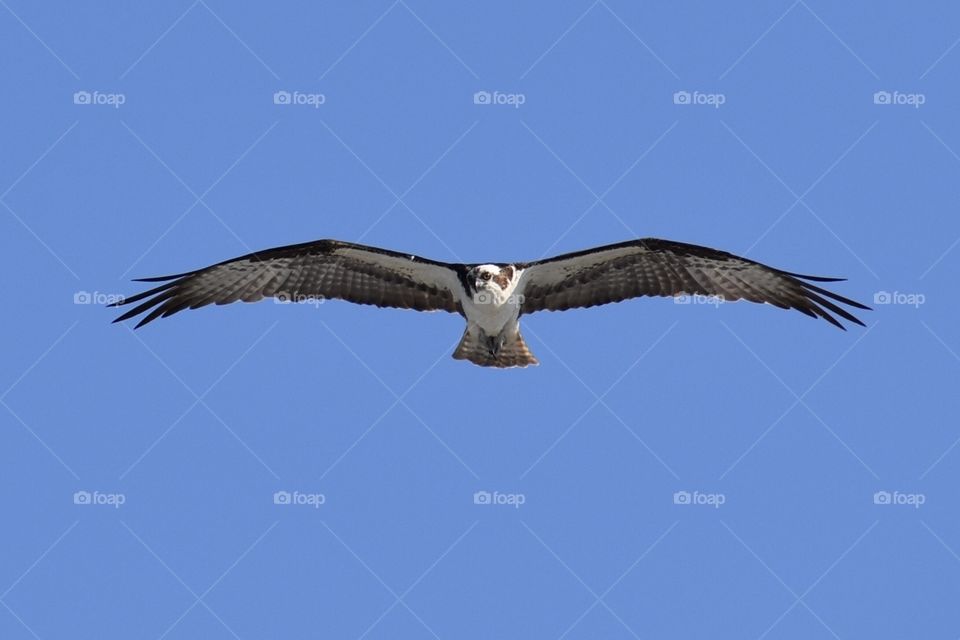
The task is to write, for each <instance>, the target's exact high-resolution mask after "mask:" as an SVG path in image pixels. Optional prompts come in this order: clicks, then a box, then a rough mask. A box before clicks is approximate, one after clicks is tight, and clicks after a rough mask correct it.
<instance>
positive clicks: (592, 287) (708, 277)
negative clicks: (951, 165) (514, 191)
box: [518, 238, 869, 329]
mask: <svg viewBox="0 0 960 640" xmlns="http://www.w3.org/2000/svg"><path fill="white" fill-rule="evenodd" d="M518 267H520V268H522V269H524V271H523V275H522V280H521V282H520V286H519V287H518V291H520V292H521V293H522V295H523V303H522V306H521V312H522V313H533V312H534V311H543V310H547V311H561V310H563V309H572V308H576V307H592V306H594V305H598V304H607V303H608V302H619V301H621V300H626V299H628V298H636V297H640V296H678V295H682V294H688V295H692V294H698V295H706V296H717V297H720V298H723V299H724V300H749V301H750V302H766V303H769V304H772V305H774V306H777V307H780V308H781V309H796V310H798V311H801V312H802V313H805V314H807V315H808V316H812V317H814V318H816V317H820V318H823V319H825V320H827V321H828V322H830V323H831V324H834V325H836V326H838V327H840V328H841V329H843V328H844V327H843V325H842V324H840V322H839V321H838V320H837V319H836V318H835V317H833V315H831V313H832V314H836V315H837V316H840V317H841V318H844V319H845V320H848V321H850V322H854V323H856V324H859V325H861V326H864V325H863V323H862V322H860V320H858V319H857V318H856V317H854V316H853V315H852V314H851V313H850V312H849V311H847V310H846V309H843V308H842V307H840V306H838V305H837V304H836V303H838V302H839V303H842V304H845V305H849V306H851V307H856V308H857V309H868V310H869V307H867V306H864V305H862V304H860V303H859V302H854V301H853V300H850V299H848V298H844V297H843V296H839V295H837V294H835V293H832V292H830V291H827V290H826V289H822V288H820V287H817V286H815V285H813V284H810V282H836V281H838V280H841V278H821V277H817V276H804V275H800V274H796V273H788V272H786V271H780V270H779V269H774V268H772V267H768V266H766V265H763V264H760V263H759V262H754V261H753V260H748V259H746V258H741V257H739V256H735V255H733V254H731V253H727V252H725V251H717V250H716V249H709V248H707V247H699V246H696V245H692V244H684V243H682V242H670V241H668V240H657V239H655V238H645V239H642V240H633V241H630V242H623V243H620V244H612V245H608V246H605V247H598V248H596V249H588V250H586V251H578V252H576V253H568V254H565V255H562V256H557V257H555V258H549V259H546V260H539V261H537V262H531V263H528V264H525V265H518Z"/></svg>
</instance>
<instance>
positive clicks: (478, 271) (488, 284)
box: [468, 264, 514, 293]
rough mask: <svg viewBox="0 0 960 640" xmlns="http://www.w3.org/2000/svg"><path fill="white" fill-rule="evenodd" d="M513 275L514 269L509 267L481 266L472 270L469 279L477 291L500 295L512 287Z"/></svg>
mask: <svg viewBox="0 0 960 640" xmlns="http://www.w3.org/2000/svg"><path fill="white" fill-rule="evenodd" d="M513 275H514V268H513V267H511V266H509V265H507V266H505V267H501V266H499V265H495V264H481V265H477V266H476V267H474V268H473V269H471V270H470V272H469V274H468V278H469V281H470V284H472V285H473V288H474V290H475V291H478V292H479V291H490V292H493V293H500V292H503V291H506V290H507V289H508V288H509V287H510V284H511V282H512V281H513Z"/></svg>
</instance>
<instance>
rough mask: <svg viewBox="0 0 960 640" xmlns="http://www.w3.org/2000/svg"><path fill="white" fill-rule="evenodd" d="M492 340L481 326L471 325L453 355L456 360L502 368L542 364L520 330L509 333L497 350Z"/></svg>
mask: <svg viewBox="0 0 960 640" xmlns="http://www.w3.org/2000/svg"><path fill="white" fill-rule="evenodd" d="M490 342H491V341H490V338H489V337H488V336H487V335H486V334H485V333H483V331H482V330H481V329H480V328H479V327H475V326H469V327H467V330H466V331H465V332H464V333H463V338H462V339H461V340H460V344H459V345H457V348H456V350H455V351H454V352H453V357H454V359H456V360H469V361H470V362H472V363H474V364H477V365H480V366H481V367H498V368H501V369H503V368H507V367H527V366H530V365H538V364H540V362H539V361H538V360H537V359H536V358H535V357H534V355H533V354H532V353H531V352H530V349H529V348H528V347H527V343H526V342H524V341H523V336H521V335H520V332H519V331H515V332H512V333H508V334H507V335H506V336H505V337H504V342H503V345H502V346H501V347H500V348H499V349H497V350H493V349H491V347H490Z"/></svg>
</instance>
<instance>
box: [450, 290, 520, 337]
mask: <svg viewBox="0 0 960 640" xmlns="http://www.w3.org/2000/svg"><path fill="white" fill-rule="evenodd" d="M463 311H464V314H465V315H466V316H467V322H469V323H471V324H476V325H477V326H479V327H480V328H481V329H483V332H484V333H486V334H487V335H491V336H495V335H497V334H498V333H500V331H501V330H502V329H503V328H504V327H505V326H507V325H510V324H513V323H515V322H516V321H517V317H518V316H519V315H520V305H519V304H518V303H517V302H515V301H514V300H513V299H509V300H507V301H506V302H504V303H503V304H499V305H498V304H493V303H483V304H476V303H474V302H473V301H472V300H467V301H465V303H464V305H463Z"/></svg>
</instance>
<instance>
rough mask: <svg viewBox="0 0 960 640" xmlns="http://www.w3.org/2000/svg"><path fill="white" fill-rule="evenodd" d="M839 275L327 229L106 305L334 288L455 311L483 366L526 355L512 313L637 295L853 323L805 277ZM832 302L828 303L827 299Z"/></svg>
mask: <svg viewBox="0 0 960 640" xmlns="http://www.w3.org/2000/svg"><path fill="white" fill-rule="evenodd" d="M838 280H841V278H822V277H817V276H804V275H800V274H797V273H789V272H787V271H781V270H779V269H774V268H773V267H768V266H766V265H763V264H760V263H759V262H754V261H753V260H748V259H747V258H741V257H739V256H735V255H733V254H731V253H727V252H725V251H718V250H716V249H709V248H707V247H700V246H697V245H692V244H684V243H681V242H671V241H668V240H657V239H655V238H644V239H640V240H631V241H628V242H621V243H619V244H611V245H607V246H603V247H596V248H593V249H587V250H585V251H577V252H575V253H567V254H564V255H560V256H557V257H554V258H548V259H546V260H537V261H535V262H517V263H510V264H501V263H490V264H457V263H447V262H438V261H436V260H430V259H427V258H421V257H420V256H415V255H410V254H406V253H398V252H396V251H390V250H387V249H378V248H376V247H368V246H364V245H360V244H353V243H349V242H340V241H338V240H317V241H315V242H307V243H303V244H295V245H290V246H286V247H277V248H275V249H267V250H265V251H258V252H256V253H251V254H249V255H245V256H241V257H239V258H234V259H232V260H227V261H225V262H220V263H218V264H215V265H212V266H209V267H205V268H203V269H198V270H196V271H190V272H187V273H181V274H178V275H172V276H161V277H158V278H143V279H140V280H138V282H163V283H164V284H161V285H160V286H158V287H155V288H153V289H150V290H148V291H144V292H142V293H139V294H137V295H135V296H132V297H130V298H126V299H124V300H122V301H120V302H116V303H114V304H112V305H110V306H119V305H126V304H130V303H133V302H139V301H141V300H143V301H144V302H141V304H139V305H137V306H135V307H134V308H132V309H130V310H129V311H127V312H126V313H124V314H123V315H121V316H120V317H119V318H117V319H116V320H114V322H120V321H123V320H127V319H128V318H132V317H134V316H137V315H139V314H141V313H145V312H147V311H149V313H148V314H147V315H146V316H145V317H143V318H142V319H141V320H140V322H139V323H138V324H137V327H138V328H139V327H141V326H143V325H145V324H147V323H148V322H150V321H152V320H155V319H156V318H159V317H161V316H162V317H167V316H169V315H173V314H174V313H177V312H178V311H182V310H183V309H197V308H199V307H203V306H206V305H208V304H211V303H214V304H227V303H230V302H236V301H238V300H241V301H243V302H256V301H257V300H261V299H263V298H265V297H275V298H279V299H281V300H289V301H305V300H311V299H313V300H324V299H327V298H338V299H341V300H347V301H349V302H355V303H358V304H372V305H376V306H378V307H397V308H401V309H415V310H417V311H447V312H450V313H459V314H460V315H462V316H463V317H464V318H466V321H467V329H466V331H465V332H464V334H463V338H462V339H461V340H460V344H459V345H458V346H457V348H456V350H455V351H454V352H453V357H454V358H456V359H458V360H469V361H470V362H473V363H474V364H478V365H480V366H483V367H525V366H527V365H532V364H537V359H536V358H535V357H534V356H533V354H532V353H530V350H529V349H528V348H527V345H526V343H525V342H524V341H523V337H522V336H521V335H520V323H519V319H520V316H521V315H524V314H528V313H533V312H535V311H563V310H565V309H573V308H577V307H593V306H596V305H601V304H607V303H609V302H620V301H621V300H626V299H628V298H636V297H640V296H680V295H685V294H686V295H703V296H714V297H716V298H717V299H722V300H730V301H732V300H749V301H750V302H765V303H768V304H772V305H774V306H776V307H780V308H781V309H796V310H798V311H800V312H802V313H805V314H806V315H808V316H811V317H813V318H817V317H820V318H823V319H824V320H826V321H828V322H830V323H831V324H833V325H835V326H837V327H840V328H841V329H844V327H843V325H842V324H840V322H839V321H838V320H837V319H836V318H835V317H834V316H833V315H831V313H832V314H836V315H837V316H840V317H841V318H843V319H845V320H848V321H849V322H854V323H856V324H858V325H860V326H864V324H863V323H862V322H860V320H858V319H857V318H855V317H854V316H853V315H852V314H851V313H850V312H849V311H847V310H846V309H843V308H841V307H840V306H838V305H837V304H836V303H837V302H839V303H842V304H845V305H848V306H851V307H856V308H857V309H867V310H869V307H867V306H864V305H862V304H860V303H859V302H854V301H853V300H850V299H848V298H844V297H843V296H839V295H837V294H835V293H832V292H830V291H827V290H826V289H822V288H820V287H818V286H815V285H813V284H810V283H811V282H836V281H838ZM831 300H832V301H833V302H832V301H831Z"/></svg>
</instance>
